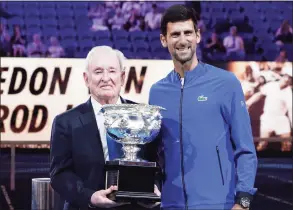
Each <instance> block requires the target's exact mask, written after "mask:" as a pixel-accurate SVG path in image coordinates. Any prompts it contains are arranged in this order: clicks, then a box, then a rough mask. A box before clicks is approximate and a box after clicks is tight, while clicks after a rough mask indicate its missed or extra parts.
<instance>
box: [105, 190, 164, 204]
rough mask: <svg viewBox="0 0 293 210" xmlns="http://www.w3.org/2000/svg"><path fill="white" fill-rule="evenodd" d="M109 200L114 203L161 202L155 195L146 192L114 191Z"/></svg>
mask: <svg viewBox="0 0 293 210" xmlns="http://www.w3.org/2000/svg"><path fill="white" fill-rule="evenodd" d="M109 198H110V199H111V200H114V201H116V202H142V203H155V202H160V201H161V198H160V197H159V196H158V195H156V194H155V193H147V192H126V191H116V192H114V193H113V194H111V195H110V196H109Z"/></svg>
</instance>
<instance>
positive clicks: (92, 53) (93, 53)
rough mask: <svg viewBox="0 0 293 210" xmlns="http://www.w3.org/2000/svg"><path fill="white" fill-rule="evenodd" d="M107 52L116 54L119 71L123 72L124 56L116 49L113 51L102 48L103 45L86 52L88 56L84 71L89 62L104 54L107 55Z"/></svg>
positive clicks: (110, 48) (105, 47) (106, 47)
mask: <svg viewBox="0 0 293 210" xmlns="http://www.w3.org/2000/svg"><path fill="white" fill-rule="evenodd" d="M107 52H109V53H115V54H116V56H117V58H118V61H119V65H120V70H121V71H124V70H125V60H126V58H125V56H124V54H123V53H122V52H121V51H120V50H116V49H113V48H112V47H109V46H104V45H103V46H96V47H93V48H92V49H91V50H90V51H89V52H88V54H87V56H86V70H88V66H89V63H90V62H91V60H92V59H93V58H94V57H95V58H97V57H100V56H103V55H104V54H107Z"/></svg>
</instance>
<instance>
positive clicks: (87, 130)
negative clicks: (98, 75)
mask: <svg viewBox="0 0 293 210" xmlns="http://www.w3.org/2000/svg"><path fill="white" fill-rule="evenodd" d="M121 99H122V98H121ZM122 103H134V102H132V101H129V100H125V99H122ZM50 156H51V165H50V177H51V185H52V187H53V189H54V190H55V191H56V192H57V193H58V194H59V195H60V197H61V198H62V199H64V200H65V202H64V208H63V209H64V210H81V209H82V210H83V209H88V204H89V203H90V198H91V196H92V194H93V193H94V192H95V191H98V190H102V189H105V172H104V164H105V159H104V153H103V149H102V143H101V140H100V134H99V130H98V127H97V123H96V118H95V116H94V110H93V108H92V104H91V101H90V100H88V101H87V102H86V103H84V104H81V105H79V106H77V107H75V108H73V109H71V110H69V111H67V112H65V113H63V114H60V115H58V116H57V117H56V118H55V119H54V122H53V126H52V133H51V150H50ZM147 156H149V157H148V158H149V159H151V157H153V154H151V153H148V155H147ZM139 208H140V207H138V206H135V207H134V206H127V205H125V206H123V207H116V208H115V209H139Z"/></svg>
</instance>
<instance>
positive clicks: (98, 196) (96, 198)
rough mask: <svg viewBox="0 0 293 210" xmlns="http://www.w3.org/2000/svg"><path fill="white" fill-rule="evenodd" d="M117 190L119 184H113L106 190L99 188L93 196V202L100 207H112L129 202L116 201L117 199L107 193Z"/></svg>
mask: <svg viewBox="0 0 293 210" xmlns="http://www.w3.org/2000/svg"><path fill="white" fill-rule="evenodd" d="M114 190H117V186H111V187H109V188H108V189H106V190H99V191H97V192H95V193H94V194H93V195H92V197H91V204H92V205H93V206H96V207H100V208H112V207H116V206H121V205H125V204H127V203H116V202H115V201H112V200H110V199H109V198H107V195H108V194H110V193H111V192H113V191H114Z"/></svg>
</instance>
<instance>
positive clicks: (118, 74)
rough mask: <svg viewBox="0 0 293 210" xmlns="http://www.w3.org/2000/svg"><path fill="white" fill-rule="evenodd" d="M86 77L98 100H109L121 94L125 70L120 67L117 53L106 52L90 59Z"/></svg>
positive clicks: (87, 83)
mask: <svg viewBox="0 0 293 210" xmlns="http://www.w3.org/2000/svg"><path fill="white" fill-rule="evenodd" d="M84 79H85V82H86V85H87V87H88V88H89V90H90V92H91V94H92V95H93V97H94V98H95V99H96V100H99V99H100V100H109V99H113V98H115V97H117V96H119V94H120V90H121V87H122V86H123V84H124V79H125V72H123V71H122V69H121V68H120V64H119V60H118V57H117V56H116V54H115V53H109V54H108V53H106V54H102V55H100V56H99V57H95V58H94V59H91V60H90V61H89V65H88V70H87V72H85V74H84Z"/></svg>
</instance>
